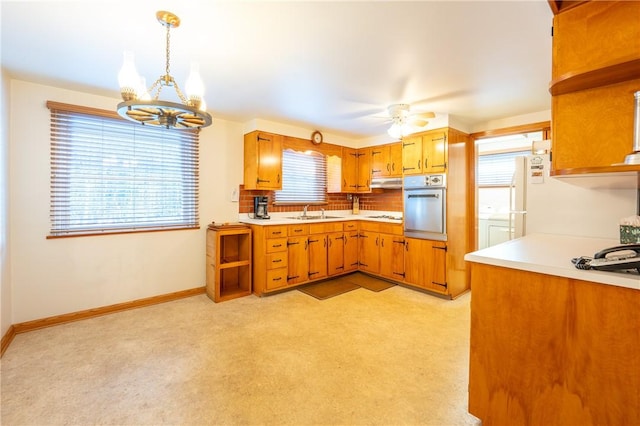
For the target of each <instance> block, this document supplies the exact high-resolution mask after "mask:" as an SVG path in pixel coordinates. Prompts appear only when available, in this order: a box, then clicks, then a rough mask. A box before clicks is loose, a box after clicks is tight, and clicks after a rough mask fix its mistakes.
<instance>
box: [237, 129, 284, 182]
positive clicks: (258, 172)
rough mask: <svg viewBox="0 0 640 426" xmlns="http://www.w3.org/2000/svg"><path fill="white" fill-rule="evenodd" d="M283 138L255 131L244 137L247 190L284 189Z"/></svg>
mask: <svg viewBox="0 0 640 426" xmlns="http://www.w3.org/2000/svg"><path fill="white" fill-rule="evenodd" d="M282 142H283V136H282V135H276V134H273V133H266V132H260V131H255V132H251V133H247V134H246V135H244V187H245V189H270V190H277V189H282Z"/></svg>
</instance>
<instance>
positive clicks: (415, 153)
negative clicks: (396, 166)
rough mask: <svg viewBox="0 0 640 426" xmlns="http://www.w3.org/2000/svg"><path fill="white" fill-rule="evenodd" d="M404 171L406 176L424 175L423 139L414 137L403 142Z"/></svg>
mask: <svg viewBox="0 0 640 426" xmlns="http://www.w3.org/2000/svg"><path fill="white" fill-rule="evenodd" d="M402 171H403V173H404V174H405V175H418V174H420V173H422V137H421V136H413V137H410V138H404V139H403V141H402Z"/></svg>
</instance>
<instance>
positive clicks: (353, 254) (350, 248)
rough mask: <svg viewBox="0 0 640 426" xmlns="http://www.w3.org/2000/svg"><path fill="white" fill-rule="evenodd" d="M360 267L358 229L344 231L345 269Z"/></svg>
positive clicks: (352, 269)
mask: <svg viewBox="0 0 640 426" xmlns="http://www.w3.org/2000/svg"><path fill="white" fill-rule="evenodd" d="M357 269H358V231H349V232H345V233H344V270H345V272H346V271H355V270H357Z"/></svg>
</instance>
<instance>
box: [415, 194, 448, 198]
mask: <svg viewBox="0 0 640 426" xmlns="http://www.w3.org/2000/svg"><path fill="white" fill-rule="evenodd" d="M409 198H440V194H409Z"/></svg>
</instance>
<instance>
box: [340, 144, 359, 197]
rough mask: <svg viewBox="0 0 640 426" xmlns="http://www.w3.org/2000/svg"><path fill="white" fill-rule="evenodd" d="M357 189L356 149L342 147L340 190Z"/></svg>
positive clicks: (353, 190)
mask: <svg viewBox="0 0 640 426" xmlns="http://www.w3.org/2000/svg"><path fill="white" fill-rule="evenodd" d="M357 190H358V151H357V150H355V149H351V148H345V147H343V148H342V192H356V191H357Z"/></svg>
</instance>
